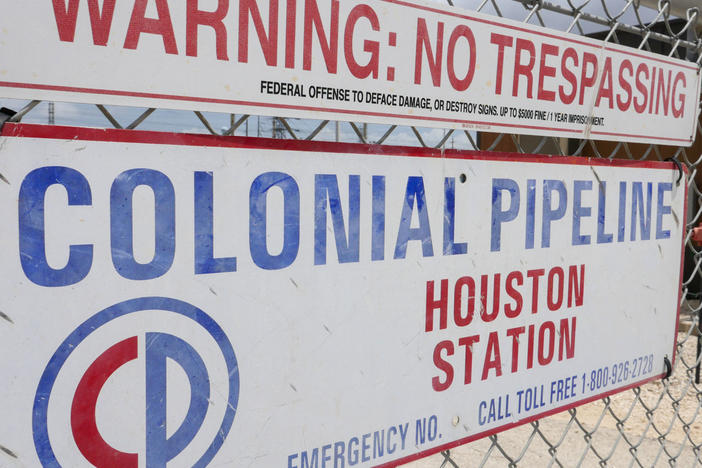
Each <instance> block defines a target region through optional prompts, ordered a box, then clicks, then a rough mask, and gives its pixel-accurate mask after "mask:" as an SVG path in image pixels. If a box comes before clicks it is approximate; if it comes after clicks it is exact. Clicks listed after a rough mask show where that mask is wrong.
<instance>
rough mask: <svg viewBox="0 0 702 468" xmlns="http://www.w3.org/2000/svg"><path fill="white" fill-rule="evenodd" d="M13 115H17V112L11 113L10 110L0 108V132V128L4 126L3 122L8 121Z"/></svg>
mask: <svg viewBox="0 0 702 468" xmlns="http://www.w3.org/2000/svg"><path fill="white" fill-rule="evenodd" d="M15 115H17V112H15V111H13V110H12V109H8V108H7V107H0V130H2V127H3V126H5V122H7V121H8V120H10V119H11V118H12V117H14V116H15Z"/></svg>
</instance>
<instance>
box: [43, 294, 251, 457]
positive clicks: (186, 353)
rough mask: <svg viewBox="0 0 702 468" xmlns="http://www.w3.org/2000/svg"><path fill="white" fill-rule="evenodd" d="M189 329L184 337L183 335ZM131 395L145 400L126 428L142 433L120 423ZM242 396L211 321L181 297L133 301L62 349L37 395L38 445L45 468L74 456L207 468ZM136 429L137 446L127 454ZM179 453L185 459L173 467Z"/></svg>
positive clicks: (229, 352)
mask: <svg viewBox="0 0 702 468" xmlns="http://www.w3.org/2000/svg"><path fill="white" fill-rule="evenodd" d="M156 328H158V329H159V331H153V330H154V329H156ZM125 329H128V330H130V333H127V334H126V337H125V334H124V332H123V330H125ZM142 329H143V333H141V330H142ZM184 329H186V330H188V331H189V332H190V333H188V334H187V336H188V337H189V338H188V339H183V338H182V337H179V336H177V335H178V334H181V335H182V334H183V330H184ZM164 330H166V331H164ZM119 335H122V336H121V337H119ZM117 337H119V338H117ZM189 341H190V342H189ZM194 342H197V343H198V346H195V347H194V346H193V345H192V343H194ZM196 348H198V349H196ZM200 348H202V349H200ZM74 351H75V352H74ZM203 357H204V358H203ZM213 372H216V373H217V374H218V375H217V376H215V378H213V376H212V375H211V374H212V373H213ZM76 373H77V374H79V377H75V375H76ZM139 374H140V375H139ZM178 376H180V377H181V378H180V379H178V378H177V377H178ZM138 380H140V381H141V385H139V384H136V385H135V383H136V381H138ZM176 387H177V388H176ZM183 387H185V389H184V388H183ZM214 387H216V388H214ZM172 390H174V391H172ZM178 390H180V391H178ZM134 395H139V396H140V399H141V400H142V401H141V402H140V404H137V405H133V406H135V407H138V408H140V410H134V408H131V410H132V411H131V412H132V414H133V413H135V411H136V412H137V413H140V414H141V415H142V416H141V417H139V418H133V419H135V420H139V421H138V422H137V424H133V422H134V421H132V422H131V423H129V422H128V424H132V425H136V426H137V427H136V430H135V428H134V427H124V426H125V421H121V422H122V424H121V425H120V424H119V422H120V421H118V420H120V418H122V419H124V418H126V419H127V420H129V418H128V417H127V416H123V414H129V413H130V408H129V407H128V406H129V402H130V397H131V400H134ZM238 397H239V371H238V365H237V361H236V356H235V355H234V350H233V348H232V345H231V343H230V342H229V339H228V338H227V337H226V335H225V334H224V331H223V330H222V328H221V327H220V326H219V325H218V324H217V323H216V322H215V321H214V320H213V319H212V318H211V317H210V316H208V315H207V314H205V313H204V312H203V311H202V310H200V309H198V308H196V307H194V306H192V305H190V304H187V303H185V302H182V301H179V300H176V299H169V298H163V297H144V298H139V299H133V300H129V301H125V302H121V303H118V304H115V305H113V306H111V307H108V308H107V309H104V310H102V311H101V312H98V313H97V314H95V315H94V316H92V317H91V318H89V319H88V320H87V321H85V322H84V323H83V324H81V325H80V326H79V327H78V328H77V329H76V330H74V331H73V332H72V333H71V334H70V335H69V336H68V338H66V339H65V340H64V342H63V343H62V344H61V345H60V346H59V348H58V349H57V350H56V352H55V353H54V355H53V356H52V358H51V359H50V361H49V363H48V364H47V366H46V369H45V370H44V373H43V374H42V377H41V379H40V381H39V385H38V388H37V393H36V396H35V399H34V411H33V420H32V426H33V433H34V445H35V448H36V450H37V455H38V456H39V460H40V461H41V463H42V465H43V466H45V467H60V466H61V465H62V464H64V465H72V464H74V460H76V459H78V457H82V458H84V459H85V460H86V461H87V462H89V463H90V464H92V465H94V466H97V467H99V468H102V467H112V466H119V467H126V468H132V467H133V468H136V467H138V466H139V464H140V462H141V464H142V465H145V466H146V467H147V468H151V467H165V466H166V464H167V463H168V462H171V461H173V462H174V463H175V464H177V465H179V466H184V465H185V464H188V465H193V466H206V465H207V464H208V463H209V462H210V461H211V460H212V458H213V457H214V456H215V454H216V453H217V451H218V450H219V449H220V448H221V446H222V444H223V443H224V440H225V438H226V437H227V434H228V433H229V430H230V428H231V426H232V422H233V420H234V414H235V412H236V407H237V402H238ZM105 400H107V402H105ZM170 400H173V401H170ZM218 401H219V403H220V404H218ZM179 411H180V414H176V416H175V417H174V416H172V415H171V414H170V413H174V412H175V413H178V412H179ZM64 426H69V427H64ZM115 427H116V429H115ZM134 432H140V433H141V434H142V441H141V442H140V444H141V445H139V444H136V445H137V446H139V447H141V449H140V450H125V449H124V447H125V446H130V442H131V443H132V444H131V445H132V446H134V445H135V444H134V440H130V439H129V435H130V434H132V433H134ZM106 433H107V435H105V434H106ZM69 434H70V435H72V438H73V441H72V443H67V441H66V438H67V436H68V437H70V436H69ZM125 434H127V437H126V439H127V441H126V442H125V440H121V439H124V438H125V437H123V436H124V435H125ZM113 440H114V441H115V442H116V443H113ZM140 452H141V453H140ZM183 452H185V454H184V455H183V456H184V458H183V460H187V462H186V461H183V460H181V461H177V460H180V459H178V458H177V457H178V456H179V455H180V454H181V453H183ZM193 452H197V453H193Z"/></svg>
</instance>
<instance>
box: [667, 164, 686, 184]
mask: <svg viewBox="0 0 702 468" xmlns="http://www.w3.org/2000/svg"><path fill="white" fill-rule="evenodd" d="M665 161H672V162H673V164H675V167H677V168H678V180H676V181H675V185H680V179H682V176H683V169H682V165H681V164H680V161H678V158H666V159H665Z"/></svg>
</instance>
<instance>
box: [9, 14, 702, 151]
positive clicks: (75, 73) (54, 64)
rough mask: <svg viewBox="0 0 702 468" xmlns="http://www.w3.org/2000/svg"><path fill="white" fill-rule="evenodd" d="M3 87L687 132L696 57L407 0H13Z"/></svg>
mask: <svg viewBox="0 0 702 468" xmlns="http://www.w3.org/2000/svg"><path fill="white" fill-rule="evenodd" d="M0 57H1V59H0V94H1V95H3V96H5V97H16V98H28V99H48V100H68V101H76V102H89V103H95V102H99V103H103V104H121V105H135V106H149V107H164V108H175V109H193V110H208V111H221V112H232V113H247V114H251V113H253V114H256V113H258V114H262V113H263V114H268V115H270V114H275V115H277V116H287V117H305V118H315V119H320V118H321V119H337V120H364V121H368V122H376V123H386V124H397V123H398V122H399V123H404V124H408V125H409V124H412V125H420V126H429V127H444V128H447V127H451V128H461V129H469V130H478V131H492V132H509V133H518V134H533V135H553V136H559V137H571V138H583V137H585V138H594V139H601V140H625V141H634V142H650V143H659V144H671V145H680V146H689V145H691V144H692V141H693V139H694V134H695V125H696V121H697V120H696V117H697V113H698V106H697V103H698V100H699V95H700V92H699V88H700V83H699V73H698V67H697V65H695V64H694V63H690V62H685V61H682V60H677V59H673V58H669V57H665V56H662V55H658V54H653V53H649V52H645V51H640V50H636V49H633V48H629V47H623V46H619V45H616V44H612V43H604V42H601V41H596V40H593V39H589V38H586V37H582V36H577V35H573V34H565V33H562V32H560V31H554V30H549V29H546V28H541V27H536V26H532V25H528V24H523V23H519V22H515V21H511V20H506V19H502V18H496V17H494V16H489V15H484V14H479V13H473V12H468V11H463V10H460V9H455V8H450V9H446V8H440V7H438V6H437V5H434V4H430V3H419V2H414V1H402V0H369V1H367V2H363V3H358V2H355V1H348V0H347V1H338V0H331V1H324V2H320V1H317V0H304V1H303V0H287V1H282V0H268V1H265V0H241V1H238V2H230V1H229V0H217V1H215V0H210V1H200V2H197V1H188V2H182V1H176V0H170V1H168V0H151V1H147V0H132V1H125V2H116V1H115V0H105V1H103V2H98V1H97V0H90V1H88V2H82V1H79V0H53V1H52V2H48V1H47V2H22V3H19V2H12V1H9V0H3V1H2V15H0Z"/></svg>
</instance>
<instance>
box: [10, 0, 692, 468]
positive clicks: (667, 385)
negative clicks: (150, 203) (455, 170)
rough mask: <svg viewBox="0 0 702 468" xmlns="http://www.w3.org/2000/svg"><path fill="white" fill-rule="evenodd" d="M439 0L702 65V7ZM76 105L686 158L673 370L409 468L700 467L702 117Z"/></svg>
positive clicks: (152, 123)
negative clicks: (394, 117)
mask: <svg viewBox="0 0 702 468" xmlns="http://www.w3.org/2000/svg"><path fill="white" fill-rule="evenodd" d="M440 1H445V2H446V3H447V8H452V7H454V6H460V7H463V8H469V9H474V10H476V11H480V12H483V13H487V14H491V15H495V16H505V17H510V18H512V19H518V20H521V21H523V22H525V23H531V24H537V25H541V26H545V27H549V28H552V29H557V30H561V31H564V32H570V33H575V34H581V35H589V36H591V37H596V38H598V39H601V40H604V41H608V42H614V43H618V44H623V45H626V46H631V47H634V48H637V49H643V50H647V51H651V52H654V53H659V54H663V55H667V56H670V57H676V58H681V59H685V60H688V61H691V62H695V63H696V64H697V65H698V66H700V63H701V62H702V53H700V52H702V39H701V38H700V37H698V33H697V29H700V28H701V27H702V17H700V15H701V11H700V9H702V2H700V8H691V9H688V10H687V11H686V12H685V16H683V17H675V16H673V13H672V11H673V4H672V3H671V2H670V1H668V0H660V1H658V3H657V9H656V8H653V9H651V8H649V7H646V6H644V5H643V4H641V2H642V1H643V2H645V0H579V1H574V0H560V1H559V2H558V3H552V2H548V1H545V0H482V1H481V2H480V3H478V4H475V5H471V4H470V0H465V1H458V0H440ZM648 3H649V4H651V3H653V2H648ZM653 6H654V7H655V6H656V5H653ZM55 105H56V106H61V104H54V103H46V102H41V101H36V100H35V101H30V102H28V103H25V104H24V106H23V107H22V108H21V109H20V110H19V111H18V112H16V113H14V115H12V116H11V117H9V119H8V120H9V121H14V122H19V121H21V120H23V119H24V120H25V121H41V122H46V120H45V116H46V115H48V116H49V123H54V118H55V117H56V118H57V119H58V120H60V119H61V110H60V109H57V110H55V108H54V106H55ZM700 105H702V102H700ZM47 107H48V109H47ZM64 109H67V108H66V107H64ZM70 109H71V111H70V112H69V113H72V116H69V118H68V120H67V121H66V122H65V123H70V124H74V125H75V124H77V125H79V124H80V123H81V122H86V121H90V123H91V126H94V122H96V121H98V120H97V119H98V118H101V119H104V120H102V121H103V122H104V124H105V126H112V127H114V128H120V129H150V130H169V131H190V132H192V131H196V132H197V131H200V132H209V133H211V134H214V135H224V136H229V135H249V136H272V137H274V138H283V139H297V140H332V141H333V140H336V141H346V142H349V141H351V142H363V143H373V144H379V145H382V144H402V145H414V146H422V147H434V148H457V149H469V150H479V151H509V152H519V153H532V154H533V153H541V154H551V155H559V156H588V157H598V158H626V159H635V160H661V161H663V160H666V159H670V158H672V159H674V160H677V161H679V162H680V163H681V164H685V165H686V166H687V168H688V169H689V173H688V175H687V178H686V183H687V185H688V191H689V200H688V204H689V207H690V208H689V213H688V219H687V220H686V226H687V236H686V239H685V245H686V258H685V271H684V275H683V278H682V292H683V294H682V298H681V304H680V326H679V330H678V342H677V352H678V358H677V359H676V361H675V364H674V367H673V370H672V374H671V376H670V377H669V378H667V379H664V380H662V381H659V382H652V383H649V384H647V385H645V386H642V387H637V388H634V389H632V390H629V391H627V392H623V393H619V394H616V395H613V396H610V397H606V398H604V399H602V400H600V401H597V402H593V403H589V404H587V405H584V406H580V407H578V408H574V409H570V410H568V411H567V412H564V413H560V414H556V415H553V416H550V417H548V418H543V419H541V420H537V421H533V422H531V423H529V424H526V425H524V426H521V427H517V428H515V429H511V430H509V431H506V432H503V433H500V434H498V435H493V436H490V437H488V438H486V439H483V440H480V441H477V442H473V443H470V444H466V445H464V446H461V447H458V448H455V449H451V450H450V451H449V450H446V451H443V452H441V453H440V454H437V455H434V456H431V457H428V458H426V459H424V460H420V461H416V462H413V463H411V464H409V465H407V466H408V467H410V466H411V467H413V468H429V467H432V468H434V467H436V468H445V467H455V468H458V467H461V468H463V467H493V466H494V467H497V466H507V467H517V466H522V467H532V466H548V467H550V466H560V467H571V466H576V467H580V466H582V467H590V466H615V467H620V466H628V467H632V466H638V467H658V466H686V467H688V466H689V467H694V466H697V467H699V466H702V384H700V360H701V357H700V355H701V354H702V333H701V327H700V321H701V320H702V302H700V299H701V298H702V247H700V246H699V245H696V244H695V243H694V242H693V231H692V229H693V228H694V227H696V226H697V225H698V224H701V223H702V174H698V172H700V171H698V166H699V165H700V164H701V162H702V124H700V123H699V122H698V124H697V134H696V141H695V143H694V144H693V145H692V147H689V148H684V147H675V146H661V145H643V144H630V143H626V142H598V141H595V140H588V139H569V140H566V139H562V138H554V137H532V136H529V137H524V136H521V137H520V136H515V135H508V134H480V135H479V134H476V133H474V132H469V131H460V130H451V129H445V130H442V129H427V128H419V127H406V126H401V125H378V124H362V123H357V122H333V121H329V120H319V121H317V120H307V119H285V118H281V117H276V116H269V117H260V116H250V115H230V114H216V113H203V112H194V113H186V112H184V111H163V110H159V109H154V108H149V109H125V108H117V107H113V108H108V107H107V106H104V105H101V104H95V105H94V106H91V107H88V106H86V105H72V107H71V108H70ZM76 109H78V110H76ZM2 110H3V111H5V113H6V115H11V114H13V112H11V111H9V110H8V109H2ZM120 120H122V121H121V122H120ZM56 123H61V122H56ZM108 124H109V125H108ZM262 125H263V127H262ZM624 293H625V292H624Z"/></svg>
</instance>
